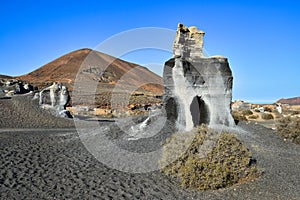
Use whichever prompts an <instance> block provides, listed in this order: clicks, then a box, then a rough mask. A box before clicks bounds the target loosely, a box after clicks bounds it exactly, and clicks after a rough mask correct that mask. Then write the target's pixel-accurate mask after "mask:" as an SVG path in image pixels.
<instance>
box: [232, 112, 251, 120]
mask: <svg viewBox="0 0 300 200" xmlns="http://www.w3.org/2000/svg"><path fill="white" fill-rule="evenodd" d="M232 117H233V119H234V120H235V121H247V118H246V116H245V115H243V114H242V113H240V112H239V111H236V110H234V111H232Z"/></svg>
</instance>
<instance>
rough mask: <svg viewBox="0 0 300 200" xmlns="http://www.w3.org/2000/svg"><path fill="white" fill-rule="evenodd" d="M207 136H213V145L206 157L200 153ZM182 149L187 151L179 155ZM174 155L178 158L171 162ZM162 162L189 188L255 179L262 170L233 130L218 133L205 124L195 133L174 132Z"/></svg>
mask: <svg viewBox="0 0 300 200" xmlns="http://www.w3.org/2000/svg"><path fill="white" fill-rule="evenodd" d="M212 138H213V139H212ZM207 140H212V141H211V142H210V143H211V147H210V148H209V147H207V154H206V155H205V156H204V157H203V156H200V155H201V152H200V151H203V148H201V146H203V144H205V143H207V142H206V141H207ZM214 140H215V141H214ZM213 141H214V142H213ZM206 146H209V145H207V144H206ZM184 150H186V151H184ZM180 152H184V153H182V154H181V155H179V153H180ZM202 155H203V152H202ZM174 156H178V157H177V158H178V159H177V160H175V161H174V162H172V163H171V164H168V163H170V161H171V159H174ZM160 164H161V166H165V167H163V168H162V171H163V172H164V173H165V174H167V175H169V176H171V177H173V178H176V179H177V180H178V181H179V182H180V183H181V185H182V186H183V187H185V188H188V189H198V190H214V189H219V188H224V187H227V186H231V185H233V184H235V183H239V182H245V181H247V180H252V179H254V178H256V177H258V176H259V174H260V173H259V170H258V169H257V168H256V166H255V160H254V159H253V158H252V154H251V153H250V151H249V150H248V149H247V148H246V147H245V146H244V145H243V144H242V143H241V142H240V141H239V140H238V139H237V138H236V137H235V136H234V134H232V133H226V132H223V133H217V132H214V131H212V130H210V129H208V128H207V127H205V126H201V127H198V128H197V129H195V130H194V131H193V133H186V134H175V135H173V136H172V137H171V138H170V139H169V140H168V141H167V143H166V144H165V145H164V149H163V154H162V159H161V163H160ZM167 164H168V165H167Z"/></svg>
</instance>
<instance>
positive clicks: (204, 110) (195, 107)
mask: <svg viewBox="0 0 300 200" xmlns="http://www.w3.org/2000/svg"><path fill="white" fill-rule="evenodd" d="M190 111H191V114H192V119H193V124H194V127H196V126H198V125H200V124H208V123H209V110H208V107H207V105H206V104H205V102H204V101H203V100H202V99H201V97H199V96H195V97H194V98H193V101H192V103H191V105H190Z"/></svg>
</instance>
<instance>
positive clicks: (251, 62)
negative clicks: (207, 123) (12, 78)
mask: <svg viewBox="0 0 300 200" xmlns="http://www.w3.org/2000/svg"><path fill="white" fill-rule="evenodd" d="M299 10H300V1H297V0H281V1H279V0H257V1H255V0H251V1H248V0H243V1H240V0H236V1H234V0H229V1H220V0H213V1H212V0H197V1H193V0H190V1H182V0H181V1H176V0H174V1H163V0H154V1H142V0H140V1H118V0H114V1H108V0H105V1H101V0H98V1H89V0H85V1H76V0H72V1H63V0H60V1H57V0H51V1H50V0H49V1H46V0H41V1H33V0H32V1H26V0H24V1H21V0H20V1H16V0H2V1H1V7H0V18H1V20H0V61H1V62H0V74H7V75H21V74H25V73H28V72H30V71H32V70H34V69H36V68H38V67H40V66H42V65H44V64H46V63H48V62H49V61H51V60H53V59H55V58H57V57H59V56H61V55H63V54H65V53H68V52H70V51H73V50H76V49H80V48H84V47H88V48H94V47H95V46H97V45H98V44H99V43H101V42H102V41H104V40H105V39H107V38H109V37H111V36H113V35H115V34H118V33H120V32H122V31H126V30H129V29H133V28H140V27H161V28H168V29H173V30H175V29H176V28H177V23H178V22H182V23H184V24H186V25H187V26H191V25H195V26H198V28H199V29H202V30H204V31H205V32H206V35H205V49H206V50H207V52H208V53H209V55H224V56H226V57H228V58H229V62H230V65H231V68H232V71H233V74H234V91H233V99H243V100H248V101H251V102H274V101H275V100H277V99H279V98H281V97H294V96H300V66H299V63H300V11H299ZM169 57H170V55H169V54H166V53H161V54H159V53H157V52H156V53H153V52H152V53H151V52H150V53H149V52H148V54H147V52H146V53H145V55H142V54H141V53H140V54H136V55H135V56H128V59H129V60H130V61H132V62H136V63H139V64H143V63H149V62H151V61H152V60H153V62H154V63H164V62H165V61H166V60H167V59H168V58H169ZM153 70H154V71H155V72H157V73H160V74H161V72H162V69H161V70H160V69H153Z"/></svg>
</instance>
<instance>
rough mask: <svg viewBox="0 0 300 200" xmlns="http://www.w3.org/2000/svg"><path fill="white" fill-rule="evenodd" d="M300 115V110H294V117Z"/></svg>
mask: <svg viewBox="0 0 300 200" xmlns="http://www.w3.org/2000/svg"><path fill="white" fill-rule="evenodd" d="M299 114H300V111H298V110H293V111H292V115H299Z"/></svg>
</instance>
